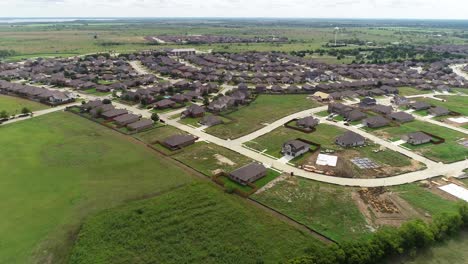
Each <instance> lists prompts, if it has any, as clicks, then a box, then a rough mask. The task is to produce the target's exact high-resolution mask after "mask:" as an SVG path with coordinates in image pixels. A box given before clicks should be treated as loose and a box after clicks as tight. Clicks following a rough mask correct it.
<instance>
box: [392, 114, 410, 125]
mask: <svg viewBox="0 0 468 264" xmlns="http://www.w3.org/2000/svg"><path fill="white" fill-rule="evenodd" d="M388 117H389V118H390V119H392V120H393V121H396V122H399V123H406V122H411V121H413V120H414V116H413V115H411V114H408V113H406V112H395V113H391V114H390V115H388Z"/></svg>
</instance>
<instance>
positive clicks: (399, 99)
mask: <svg viewBox="0 0 468 264" xmlns="http://www.w3.org/2000/svg"><path fill="white" fill-rule="evenodd" d="M391 102H392V104H395V105H398V106H406V105H408V104H409V103H410V102H409V100H408V98H406V97H404V96H398V95H395V96H393V98H392V100H391Z"/></svg>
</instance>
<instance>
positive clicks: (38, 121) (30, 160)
mask: <svg viewBox="0 0 468 264" xmlns="http://www.w3.org/2000/svg"><path fill="white" fill-rule="evenodd" d="M132 141H133V140H131V139H129V138H128V137H124V136H122V135H120V134H119V133H117V132H115V131H113V130H110V129H108V128H106V127H104V126H101V125H98V124H95V123H93V122H90V121H88V120H86V119H84V118H81V117H78V116H76V115H73V114H70V113H66V112H57V113H52V114H49V115H46V116H40V117H37V118H34V119H30V120H27V121H23V122H20V123H16V124H11V125H7V126H4V127H2V129H1V131H0V145H1V146H2V152H1V153H0V179H1V182H2V185H3V186H4V188H3V189H2V192H1V193H0V198H1V199H0V207H1V208H3V209H4V211H5V212H8V213H5V214H3V216H2V218H1V220H0V236H1V237H2V246H1V248H2V250H0V263H29V262H32V263H45V262H50V263H64V262H66V259H67V254H68V253H69V250H70V248H71V246H72V243H73V241H74V238H75V235H76V233H77V231H78V228H79V226H80V225H81V223H82V221H83V219H84V218H86V217H87V216H89V215H90V214H94V213H97V212H98V211H100V210H102V209H105V208H110V207H115V206H118V205H120V204H122V203H124V202H127V201H131V200H136V199H141V198H144V197H151V196H154V195H156V194H158V193H160V192H164V191H167V190H171V189H173V188H176V187H179V186H181V185H185V184H187V183H190V182H192V181H193V180H194V178H193V177H191V176H190V173H189V172H188V171H185V170H183V169H181V168H179V167H177V166H176V165H175V164H174V163H173V162H172V161H170V160H168V159H165V158H164V157H162V156H159V155H158V156H155V155H156V154H155V153H154V152H153V151H151V150H149V149H148V148H145V147H143V146H140V145H139V144H138V143H136V142H132ZM31 219H34V221H31Z"/></svg>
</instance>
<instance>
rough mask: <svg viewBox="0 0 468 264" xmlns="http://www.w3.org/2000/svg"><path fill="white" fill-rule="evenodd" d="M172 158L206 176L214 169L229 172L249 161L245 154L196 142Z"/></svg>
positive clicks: (211, 173)
mask: <svg viewBox="0 0 468 264" xmlns="http://www.w3.org/2000/svg"><path fill="white" fill-rule="evenodd" d="M172 157H173V158H174V159H176V160H178V161H180V162H182V163H184V164H187V165H188V166H190V167H192V168H195V169H196V170H198V171H200V172H202V173H203V174H205V175H206V176H208V177H211V176H212V175H213V174H214V173H213V172H214V171H216V170H219V169H221V170H223V171H225V172H228V173H229V172H231V171H232V170H235V169H237V168H240V167H242V166H244V165H246V164H248V163H250V162H252V160H251V159H249V158H248V157H246V156H243V155H241V154H238V153H236V152H234V151H232V150H229V149H226V148H223V147H220V146H218V145H215V144H209V143H205V142H197V143H196V144H193V145H191V146H188V147H186V148H184V150H183V151H182V152H180V153H177V154H175V155H174V156H172Z"/></svg>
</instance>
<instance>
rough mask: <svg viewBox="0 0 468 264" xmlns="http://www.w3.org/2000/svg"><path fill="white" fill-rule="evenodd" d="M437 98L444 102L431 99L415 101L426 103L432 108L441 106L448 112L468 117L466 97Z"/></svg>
mask: <svg viewBox="0 0 468 264" xmlns="http://www.w3.org/2000/svg"><path fill="white" fill-rule="evenodd" d="M437 98H440V99H443V100H445V102H442V101H439V100H435V99H431V98H417V101H422V102H426V103H429V104H431V105H434V106H442V107H445V108H447V109H448V110H450V111H454V112H458V113H460V114H462V115H465V116H468V107H467V106H468V96H453V95H438V96H437Z"/></svg>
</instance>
